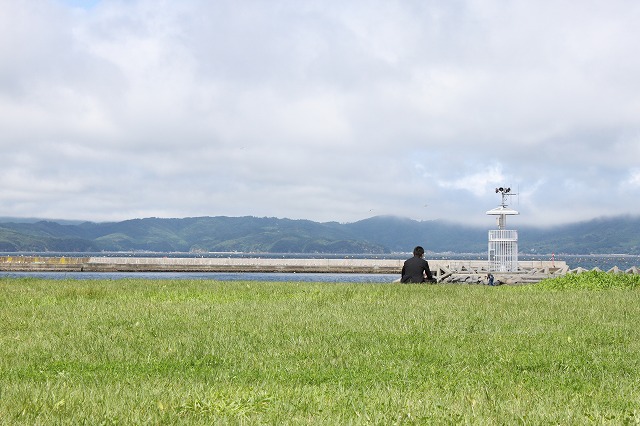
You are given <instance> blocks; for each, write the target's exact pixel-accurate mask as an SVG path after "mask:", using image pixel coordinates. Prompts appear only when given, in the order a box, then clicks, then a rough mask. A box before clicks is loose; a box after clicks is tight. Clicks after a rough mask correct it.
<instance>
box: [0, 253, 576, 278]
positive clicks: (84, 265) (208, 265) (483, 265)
mask: <svg viewBox="0 0 640 426" xmlns="http://www.w3.org/2000/svg"><path fill="white" fill-rule="evenodd" d="M403 262H404V260H398V259H287V258H283V259H265V258H167V257H162V258H161V257H47V256H0V271H21V272H37V271H42V272H44V271H46V272H65V271H67V272H70V271H74V272H83V271H84V272H261V273H265V272H267V273H268V272H291V273H294V272H296V273H304V272H306V273H357V274H397V275H398V277H399V275H400V271H401V270H402V264H403ZM429 265H430V267H431V270H432V272H433V275H434V277H435V278H436V279H437V281H438V282H451V283H455V282H461V283H470V284H473V283H476V284H477V283H486V276H487V273H488V272H489V271H488V262H487V261H481V260H429ZM519 267H520V269H519V271H518V272H505V273H500V272H492V274H493V275H494V277H495V279H496V281H497V282H499V283H527V282H537V281H540V280H542V279H544V278H550V277H555V276H560V275H564V274H566V273H568V272H571V271H570V270H569V268H568V266H567V264H566V263H565V262H564V261H555V262H553V261H521V262H519Z"/></svg>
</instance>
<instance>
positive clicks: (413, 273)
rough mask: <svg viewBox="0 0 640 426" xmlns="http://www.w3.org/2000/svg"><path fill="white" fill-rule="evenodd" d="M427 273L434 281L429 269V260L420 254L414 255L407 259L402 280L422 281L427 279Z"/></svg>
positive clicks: (429, 278) (405, 281)
mask: <svg viewBox="0 0 640 426" xmlns="http://www.w3.org/2000/svg"><path fill="white" fill-rule="evenodd" d="M425 273H426V275H427V279H428V280H429V281H432V280H433V276H432V275H431V270H430V269H429V262H427V261H426V260H424V259H423V258H421V257H419V256H413V257H412V258H411V259H407V260H405V262H404V265H403V266H402V278H401V279H400V281H401V282H403V283H422V282H424V281H425V279H424V275H425Z"/></svg>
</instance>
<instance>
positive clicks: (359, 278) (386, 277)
mask: <svg viewBox="0 0 640 426" xmlns="http://www.w3.org/2000/svg"><path fill="white" fill-rule="evenodd" d="M0 255H1V256H65V257H100V256H106V257H203V258H221V257H230V258H254V259H255V258H269V259H277V258H298V259H406V258H408V257H410V256H411V254H410V253H392V254H384V255H382V254H380V255H366V254H352V255H351V254H350V255H345V254H316V255H313V254H306V253H304V254H290V253H286V254H256V253H197V254H196V253H157V252H118V253H103V252H100V253H50V252H49V253H35V252H34V253H0ZM425 257H426V258H427V259H433V260H448V259H452V260H485V259H486V255H483V254H477V253H475V254H469V253H427V254H426V255H425ZM518 257H519V259H520V260H557V261H565V262H567V265H569V268H570V269H575V268H578V267H581V268H585V269H593V268H600V269H602V270H604V271H607V270H609V269H611V268H613V267H614V266H617V267H618V268H620V269H621V270H623V271H624V270H627V269H629V268H631V267H633V266H636V267H639V268H640V256H637V255H557V256H551V255H543V256H541V255H524V254H520V255H519V256H518ZM0 277H34V278H35V277H39V278H50V279H69V278H72V279H125V278H149V279H192V280H218V281H301V282H360V283H387V282H392V281H393V280H395V279H397V278H399V275H394V274H328V273H327V274H315V273H259V272H246V273H245V272H237V273H226V272H96V273H92V272H5V271H0Z"/></svg>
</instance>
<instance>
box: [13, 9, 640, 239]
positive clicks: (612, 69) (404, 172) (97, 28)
mask: <svg viewBox="0 0 640 426" xmlns="http://www.w3.org/2000/svg"><path fill="white" fill-rule="evenodd" d="M638 22H640V3H639V2H636V1H631V0H629V1H625V0H607V1H603V0H600V1H591V0H585V1H583V2H579V6H578V3H576V2H575V1H573V0H554V1H551V0H549V1H546V0H520V1H518V0H514V1H504V0H468V1H467V0H398V1H392V0H380V1H378V0H362V1H360V0H353V1H351V0H347V1H345V0H336V1H333V0H318V1H315V0H181V1H174V0H127V1H124V0H121V1H119V0H113V1H112V0H97V1H96V0H93V1H82V0H66V1H64V0H26V1H15V0H0V150H1V152H0V155H1V157H0V158H1V159H2V162H1V163H0V216H12V217H44V218H56V219H80V220H91V221H116V220H124V219H131V218H142V217H152V216H155V217H190V216H220V215H226V216H259V217H263V216H268V217H280V218H291V219H311V220H315V221H322V222H324V221H338V222H353V221H357V220H361V219H365V218H368V217H372V216H376V215H398V216H403V217H409V218H412V219H417V220H433V219H447V220H452V221H456V222H463V223H467V224H479V225H483V224H486V225H487V226H488V227H489V228H491V227H494V220H493V219H491V218H489V217H487V216H486V214H485V212H486V211H487V210H489V209H491V208H493V207H496V206H497V205H498V204H499V202H500V197H499V196H498V195H497V194H496V193H495V188H496V187H498V186H509V187H511V188H512V192H514V193H517V194H518V195H517V196H513V197H510V199H509V201H510V203H511V206H512V207H513V208H515V209H516V210H518V211H520V216H518V217H517V218H513V219H512V220H510V222H509V223H510V224H514V225H515V226H516V227H517V224H532V225H548V224H557V223H567V222H574V221H581V220H588V219H591V218H595V217H601V216H615V215H621V214H632V215H638V214H640V47H638V46H639V45H638V40H640V26H639V25H638Z"/></svg>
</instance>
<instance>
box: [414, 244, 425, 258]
mask: <svg viewBox="0 0 640 426" xmlns="http://www.w3.org/2000/svg"><path fill="white" fill-rule="evenodd" d="M423 254H424V249H423V248H422V247H420V246H417V247H416V248H414V249H413V255H414V256H422V255H423Z"/></svg>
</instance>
